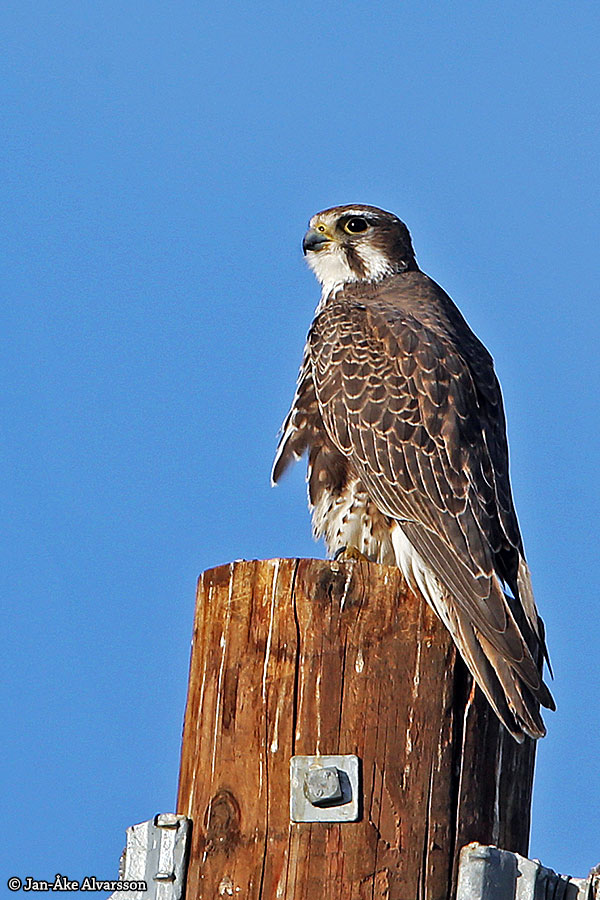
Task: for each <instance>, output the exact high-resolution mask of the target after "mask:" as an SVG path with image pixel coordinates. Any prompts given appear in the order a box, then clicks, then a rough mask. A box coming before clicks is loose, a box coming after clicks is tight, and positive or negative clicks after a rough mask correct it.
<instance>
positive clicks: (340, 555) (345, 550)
mask: <svg viewBox="0 0 600 900" xmlns="http://www.w3.org/2000/svg"><path fill="white" fill-rule="evenodd" d="M333 558H334V559H364V560H367V561H368V559H369V557H368V556H365V554H364V553H361V552H360V550H357V549H356V547H340V549H339V550H338V551H336V553H335V554H334V556H333Z"/></svg>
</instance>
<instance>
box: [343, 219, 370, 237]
mask: <svg viewBox="0 0 600 900" xmlns="http://www.w3.org/2000/svg"><path fill="white" fill-rule="evenodd" d="M368 227H369V223H368V222H367V220H366V219H363V218H362V216H352V218H351V219H348V221H347V222H346V224H345V225H344V231H347V232H348V234H360V233H361V231H366V230H367V228H368Z"/></svg>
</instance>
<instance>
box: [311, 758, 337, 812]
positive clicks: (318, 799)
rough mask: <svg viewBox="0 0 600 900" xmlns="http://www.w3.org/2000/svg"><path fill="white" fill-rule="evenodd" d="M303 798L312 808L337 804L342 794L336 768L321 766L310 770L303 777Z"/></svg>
mask: <svg viewBox="0 0 600 900" xmlns="http://www.w3.org/2000/svg"><path fill="white" fill-rule="evenodd" d="M304 796H305V797H306V799H307V800H308V801H309V803H312V805H313V806H328V805H330V804H334V805H335V804H337V803H339V801H340V800H341V799H342V797H343V793H342V785H341V783H340V773H339V772H338V770H337V768H336V767H335V766H326V767H325V766H323V767H319V768H314V769H310V770H309V771H308V772H307V773H306V775H305V776H304Z"/></svg>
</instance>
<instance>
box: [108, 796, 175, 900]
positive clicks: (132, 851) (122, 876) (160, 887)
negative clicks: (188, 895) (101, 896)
mask: <svg viewBox="0 0 600 900" xmlns="http://www.w3.org/2000/svg"><path fill="white" fill-rule="evenodd" d="M191 824H192V822H191V819H188V818H186V816H178V815H175V814H174V813H163V814H162V815H157V816H155V817H154V818H153V819H150V820H149V821H148V822H141V823H140V824H139V825H132V826H131V828H128V829H127V846H126V848H125V850H124V851H123V855H122V857H121V865H120V866H119V881H130V882H131V881H145V882H146V885H147V889H146V890H142V891H139V890H133V891H131V890H121V891H118V890H117V891H115V892H114V893H113V894H111V895H110V897H109V898H108V900H125V898H127V900H181V898H182V897H183V893H184V889H185V875H186V869H187V849H188V847H187V845H188V838H189V835H190V829H191Z"/></svg>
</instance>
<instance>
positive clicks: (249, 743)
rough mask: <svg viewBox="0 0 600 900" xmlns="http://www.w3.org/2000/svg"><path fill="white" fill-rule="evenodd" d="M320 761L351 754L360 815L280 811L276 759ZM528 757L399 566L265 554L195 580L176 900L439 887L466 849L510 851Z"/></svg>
mask: <svg viewBox="0 0 600 900" xmlns="http://www.w3.org/2000/svg"><path fill="white" fill-rule="evenodd" d="M322 754H355V755H356V756H358V758H359V759H360V766H361V772H360V779H361V783H360V790H359V794H360V797H359V800H360V811H359V819H358V821H354V822H343V823H324V822H317V823H306V822H300V823H295V822H291V821H290V776H289V771H290V758H291V757H292V756H295V755H322ZM534 754H535V747H534V744H533V742H532V741H528V742H526V743H525V744H524V745H522V746H519V745H518V744H517V743H516V742H515V741H514V740H513V739H512V738H511V737H510V735H508V734H507V733H506V732H505V731H504V729H503V728H502V726H501V725H500V724H499V722H498V720H497V719H496V717H495V715H494V714H493V713H492V711H491V710H490V709H489V707H488V705H487V703H486V701H485V699H484V698H483V696H482V694H481V693H480V692H479V690H477V691H474V690H473V689H472V684H471V680H470V677H469V676H468V674H467V672H466V669H465V667H464V666H463V664H462V662H461V660H460V659H459V660H458V661H457V659H456V654H455V650H454V646H453V644H452V642H451V640H450V638H449V636H448V634H447V632H446V630H445V628H444V627H443V625H442V624H441V623H440V622H439V620H438V619H437V618H436V616H435V615H434V614H433V613H432V612H431V611H430V609H429V608H428V607H427V605H426V604H425V603H424V602H422V601H420V600H418V599H416V598H415V597H414V596H413V595H412V594H411V593H410V592H409V591H408V589H407V587H406V585H405V583H404V582H403V580H402V576H401V575H400V572H399V570H398V569H396V568H391V567H386V566H379V565H376V564H373V563H366V562H362V561H361V562H325V561H322V560H311V559H303V560H294V559H275V560H266V561H253V562H236V563H233V564H231V565H226V566H220V567H219V568H216V569H211V570H209V571H207V572H205V573H204V575H202V577H201V578H200V581H199V586H198V600H197V607H196V617H195V625H194V639H193V645H192V657H191V666H190V682H189V693H188V702H187V710H186V716H185V726H184V734H183V747H182V758H181V773H180V784H179V799H178V812H180V813H183V814H186V815H188V816H190V817H191V818H192V820H193V830H192V845H191V856H190V864H189V870H188V878H187V893H186V898H187V900H200V898H211V900H212V898H221V897H228V896H232V897H236V896H239V897H240V898H244V900H279V898H283V900H309V898H310V900H317V898H333V897H336V898H344V900H350V898H352V900H366V898H386V900H445V898H450V897H452V895H453V892H454V882H455V879H456V860H457V856H458V853H459V851H460V848H461V847H462V846H463V845H464V844H465V843H468V842H470V841H475V840H477V841H480V842H482V843H495V844H498V845H499V846H501V847H503V848H505V849H509V850H515V851H518V852H520V853H523V854H526V852H527V845H528V835H529V811H530V801H531V786H532V778H533V765H534Z"/></svg>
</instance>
